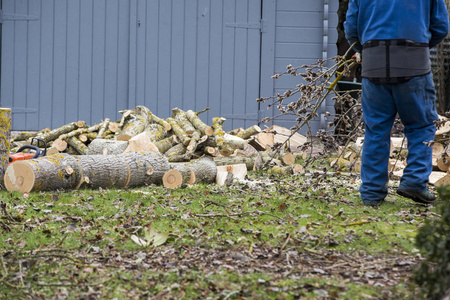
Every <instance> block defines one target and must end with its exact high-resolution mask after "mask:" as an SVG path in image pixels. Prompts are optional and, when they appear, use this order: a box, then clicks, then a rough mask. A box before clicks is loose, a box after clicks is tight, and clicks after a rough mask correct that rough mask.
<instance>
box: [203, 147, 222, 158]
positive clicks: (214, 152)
mask: <svg viewBox="0 0 450 300" xmlns="http://www.w3.org/2000/svg"><path fill="white" fill-rule="evenodd" d="M204 152H205V154H208V155H210V156H214V157H216V156H219V155H220V152H219V150H217V148H215V147H210V146H206V147H205V148H204Z"/></svg>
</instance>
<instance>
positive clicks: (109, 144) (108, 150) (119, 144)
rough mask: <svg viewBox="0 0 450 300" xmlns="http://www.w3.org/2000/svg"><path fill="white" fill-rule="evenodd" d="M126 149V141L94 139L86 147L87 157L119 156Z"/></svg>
mask: <svg viewBox="0 0 450 300" xmlns="http://www.w3.org/2000/svg"><path fill="white" fill-rule="evenodd" d="M127 147H128V142H127V141H116V140H108V139H95V140H93V141H92V142H91V143H90V144H89V146H88V147H87V153H86V154H88V155H96V154H101V155H115V154H121V153H123V152H124V151H125V149H126V148H127Z"/></svg>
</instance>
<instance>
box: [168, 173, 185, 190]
mask: <svg viewBox="0 0 450 300" xmlns="http://www.w3.org/2000/svg"><path fill="white" fill-rule="evenodd" d="M182 183H183V176H182V175H181V172H180V171H178V170H174V169H171V170H169V171H167V172H166V173H165V174H164V176H163V184H164V187H167V188H171V189H174V188H177V187H179V186H181V184H182Z"/></svg>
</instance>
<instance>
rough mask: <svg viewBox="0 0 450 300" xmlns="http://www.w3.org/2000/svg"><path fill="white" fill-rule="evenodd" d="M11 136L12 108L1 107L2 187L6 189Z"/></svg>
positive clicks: (0, 156) (0, 150)
mask: <svg viewBox="0 0 450 300" xmlns="http://www.w3.org/2000/svg"><path fill="white" fill-rule="evenodd" d="M10 137H11V108H0V188H1V189H4V187H5V183H4V176H5V172H6V168H7V167H8V163H9V152H10V150H11V149H10V148H11V146H10V141H9V140H10Z"/></svg>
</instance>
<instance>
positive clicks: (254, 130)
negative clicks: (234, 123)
mask: <svg viewBox="0 0 450 300" xmlns="http://www.w3.org/2000/svg"><path fill="white" fill-rule="evenodd" d="M260 132H261V128H260V127H259V126H258V125H253V126H252V127H249V128H247V129H245V130H243V131H241V132H239V133H237V134H236V136H238V137H240V138H242V139H244V140H246V139H248V138H250V137H251V136H252V135H255V134H258V133H260Z"/></svg>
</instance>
